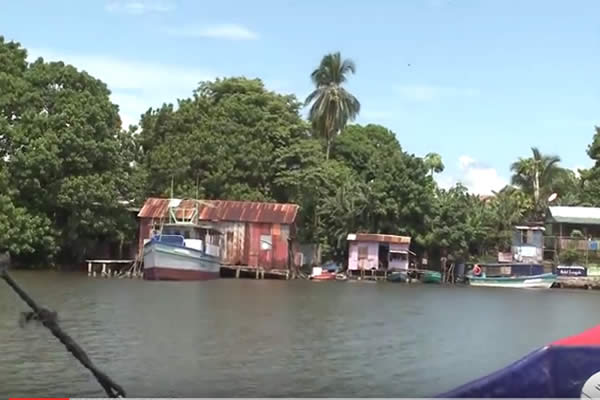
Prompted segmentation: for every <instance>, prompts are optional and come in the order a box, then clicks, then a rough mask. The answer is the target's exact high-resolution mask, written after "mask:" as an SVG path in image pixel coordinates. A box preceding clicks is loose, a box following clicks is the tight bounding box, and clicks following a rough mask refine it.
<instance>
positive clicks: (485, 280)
mask: <svg viewBox="0 0 600 400" xmlns="http://www.w3.org/2000/svg"><path fill="white" fill-rule="evenodd" d="M467 279H468V280H469V284H470V285H471V286H482V287H503V288H520V289H549V288H551V287H552V285H553V284H554V282H556V275H554V274H552V273H547V274H541V275H530V276H497V277H485V276H472V275H471V276H467Z"/></svg>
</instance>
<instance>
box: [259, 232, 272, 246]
mask: <svg viewBox="0 0 600 400" xmlns="http://www.w3.org/2000/svg"><path fill="white" fill-rule="evenodd" d="M271 248H273V239H272V238H271V235H260V249H261V250H271Z"/></svg>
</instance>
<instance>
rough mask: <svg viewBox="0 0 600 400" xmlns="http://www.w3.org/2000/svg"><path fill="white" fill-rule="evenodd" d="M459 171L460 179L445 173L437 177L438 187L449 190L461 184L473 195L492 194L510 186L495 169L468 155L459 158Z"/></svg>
mask: <svg viewBox="0 0 600 400" xmlns="http://www.w3.org/2000/svg"><path fill="white" fill-rule="evenodd" d="M458 171H459V172H458V175H459V176H458V177H454V176H450V175H448V174H445V173H444V174H439V175H438V176H436V181H437V183H438V185H439V186H440V187H442V188H444V189H448V188H450V187H452V186H454V185H455V184H457V183H461V184H463V185H464V186H466V187H467V189H469V192H471V193H473V194H491V193H492V191H498V190H500V189H502V188H503V187H504V186H506V185H507V184H508V180H507V179H506V178H504V177H503V176H500V175H499V174H498V171H497V170H496V169H495V168H492V167H489V166H486V165H483V164H481V163H479V162H478V161H477V160H475V159H474V158H473V157H470V156H467V155H463V156H460V157H459V158H458Z"/></svg>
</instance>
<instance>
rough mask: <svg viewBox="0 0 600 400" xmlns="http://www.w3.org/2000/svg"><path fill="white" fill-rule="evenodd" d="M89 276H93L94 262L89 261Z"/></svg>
mask: <svg viewBox="0 0 600 400" xmlns="http://www.w3.org/2000/svg"><path fill="white" fill-rule="evenodd" d="M88 276H92V263H91V262H88Z"/></svg>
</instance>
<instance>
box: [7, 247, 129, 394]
mask: <svg viewBox="0 0 600 400" xmlns="http://www.w3.org/2000/svg"><path fill="white" fill-rule="evenodd" d="M9 263H10V256H9V255H8V253H4V254H0V278H2V279H4V281H6V283H7V284H8V286H10V287H11V288H12V289H13V290H14V291H15V292H16V293H17V294H18V295H19V297H20V298H21V299H22V300H23V301H24V302H25V303H27V305H28V306H29V307H30V308H31V309H32V310H33V312H34V313H35V315H37V317H38V319H39V320H40V321H41V322H42V324H43V325H44V326H45V327H46V328H48V329H49V330H50V332H52V334H53V335H54V336H55V337H56V338H57V339H58V340H59V341H60V342H61V343H62V344H63V345H64V346H65V347H66V348H67V350H68V351H69V352H70V353H71V354H72V355H73V357H75V358H76V359H77V360H79V362H80V363H81V364H82V365H83V366H84V367H85V368H87V369H88V370H90V372H91V373H92V374H93V375H94V377H95V378H96V380H97V381H98V383H99V384H100V385H101V386H102V388H103V389H104V391H105V392H106V394H107V395H108V396H109V397H111V398H118V397H125V391H124V390H123V388H122V387H121V386H119V385H118V384H117V383H115V382H114V381H113V380H112V379H110V378H109V377H108V376H107V375H106V374H105V373H104V372H102V371H100V370H99V369H98V368H96V366H95V365H94V363H92V361H91V360H90V358H89V357H88V355H87V354H86V353H85V351H83V349H82V348H81V347H80V346H79V345H78V344H77V343H76V342H75V341H74V340H73V339H72V338H71V337H70V336H69V335H68V334H67V333H65V332H64V331H63V330H62V329H61V328H60V326H58V322H57V320H56V313H54V312H52V311H50V310H48V309H47V308H44V307H40V306H38V305H37V303H36V302H35V301H34V300H33V299H32V298H31V297H30V296H29V295H28V294H27V293H26V292H25V291H24V290H23V289H21V287H20V286H19V285H18V284H17V282H15V280H14V279H13V278H12V277H11V276H10V275H9V274H8V270H7V268H8V264H9Z"/></svg>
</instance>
